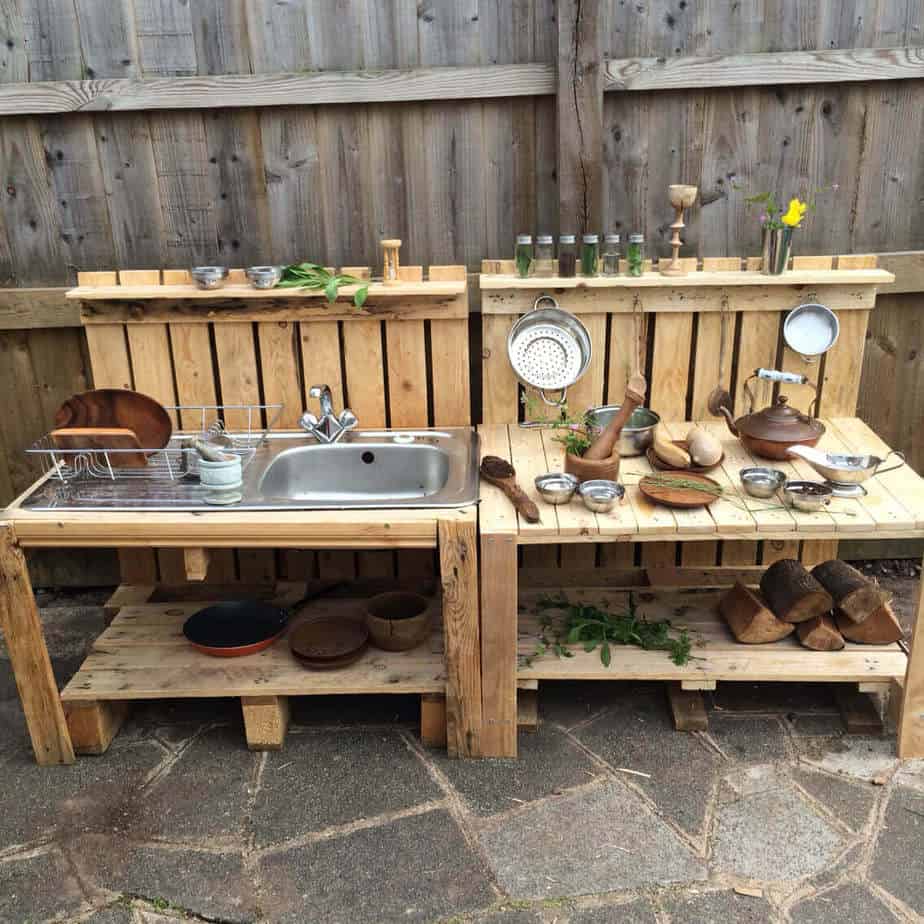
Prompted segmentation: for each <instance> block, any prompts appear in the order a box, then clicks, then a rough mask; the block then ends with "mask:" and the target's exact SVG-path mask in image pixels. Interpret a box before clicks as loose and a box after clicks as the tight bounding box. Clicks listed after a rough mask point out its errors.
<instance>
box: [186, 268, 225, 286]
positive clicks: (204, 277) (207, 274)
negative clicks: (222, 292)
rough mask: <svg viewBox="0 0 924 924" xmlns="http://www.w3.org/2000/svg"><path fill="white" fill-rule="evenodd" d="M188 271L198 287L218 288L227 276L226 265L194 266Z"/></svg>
mask: <svg viewBox="0 0 924 924" xmlns="http://www.w3.org/2000/svg"><path fill="white" fill-rule="evenodd" d="M190 273H191V275H192V278H193V279H194V280H195V282H196V285H197V286H199V288H200V289H220V288H221V287H222V285H224V281H225V280H226V279H227V278H228V267H227V266H194V267H193V268H192V270H191V271H190Z"/></svg>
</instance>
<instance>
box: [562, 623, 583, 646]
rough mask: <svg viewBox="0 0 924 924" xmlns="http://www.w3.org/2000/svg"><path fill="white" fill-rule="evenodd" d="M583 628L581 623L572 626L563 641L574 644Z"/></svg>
mask: <svg viewBox="0 0 924 924" xmlns="http://www.w3.org/2000/svg"><path fill="white" fill-rule="evenodd" d="M583 628H584V626H583V625H582V624H581V623H578V624H577V625H575V626H572V627H571V630H570V631H569V632H568V635H567V636H566V637H565V641H566V642H567V643H568V644H569V645H576V644H577V643H578V642H579V641H580V640H581V631H582V630H583Z"/></svg>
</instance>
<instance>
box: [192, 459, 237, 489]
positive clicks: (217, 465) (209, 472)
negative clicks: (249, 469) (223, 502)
mask: <svg viewBox="0 0 924 924" xmlns="http://www.w3.org/2000/svg"><path fill="white" fill-rule="evenodd" d="M241 471H242V469H241V457H240V456H231V457H230V458H228V459H226V460H224V461H222V462H209V460H208V459H199V481H200V482H201V483H202V485H203V486H204V487H207V488H217V489H218V490H221V491H227V490H229V489H230V488H233V487H239V486H240V484H241Z"/></svg>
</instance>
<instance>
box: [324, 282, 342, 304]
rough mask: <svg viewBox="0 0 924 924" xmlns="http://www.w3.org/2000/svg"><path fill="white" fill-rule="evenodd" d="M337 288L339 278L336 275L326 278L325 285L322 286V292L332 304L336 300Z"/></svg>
mask: <svg viewBox="0 0 924 924" xmlns="http://www.w3.org/2000/svg"><path fill="white" fill-rule="evenodd" d="M338 288H339V280H338V279H337V277H336V276H331V278H330V279H329V280H328V282H327V285H326V286H324V294H325V295H326V296H327V301H328V302H329V303H331V304H333V303H334V302H335V301H336V300H337V289H338Z"/></svg>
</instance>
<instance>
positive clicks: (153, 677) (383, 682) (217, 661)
mask: <svg viewBox="0 0 924 924" xmlns="http://www.w3.org/2000/svg"><path fill="white" fill-rule="evenodd" d="M204 605H205V604H204V603H203V602H187V603H171V602H162V603H144V604H141V605H135V606H125V607H122V608H121V609H120V610H119V612H118V613H117V615H116V616H115V618H114V619H113V621H112V624H111V625H110V626H109V628H107V629H106V630H105V631H104V632H103V634H102V635H101V636H100V637H99V638H98V639H97V640H96V642H95V643H94V645H93V648H92V651H91V653H90V655H89V656H88V657H87V659H86V660H85V661H84V663H83V664H82V665H81V667H80V670H78V672H77V673H76V674H75V675H74V677H73V678H72V679H71V681H70V683H68V685H67V686H66V687H65V688H64V691H63V693H62V694H61V698H62V700H63V701H64V702H65V703H68V702H80V701H88V700H89V701H96V700H140V699H185V698H202V697H214V698H219V697H251V696H311V695H324V694H353V693H358V694H362V693H443V692H444V691H445V688H446V670H445V663H444V659H443V635H442V628H441V626H439V625H434V630H433V633H432V634H431V636H430V638H429V640H428V641H427V642H426V643H425V644H424V645H421V646H419V647H418V648H415V649H413V650H412V651H406V652H390V651H380V650H379V649H376V648H369V649H368V651H367V652H366V653H365V654H364V655H363V656H362V657H361V658H360V659H359V660H358V661H357V662H356V663H355V664H352V665H350V666H349V667H346V668H342V669H340V670H335V671H309V670H306V669H305V668H304V667H302V666H301V665H300V664H299V663H298V661H296V659H295V658H294V657H293V655H292V654H291V653H290V651H289V645H288V640H287V639H286V637H285V636H283V637H282V638H280V639H279V640H278V641H277V642H275V644H273V645H272V646H271V647H270V648H267V649H266V650H265V651H262V652H260V653H258V654H254V655H250V656H248V657H244V658H234V659H225V658H213V657H210V656H209V655H205V654H202V653H200V652H198V651H196V650H195V649H193V648H191V647H190V645H189V643H188V642H187V641H186V639H185V638H184V637H183V631H182V630H183V623H184V622H185V621H186V619H187V618H188V617H189V616H190V615H191V614H192V613H194V612H196V610H199V609H201V608H202V607H203V606H204ZM321 612H324V613H333V614H337V615H339V616H342V618H344V619H355V618H357V616H358V606H357V602H356V600H355V599H352V600H324V601H316V602H315V603H313V604H312V606H311V614H312V615H317V614H319V613H321Z"/></svg>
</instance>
